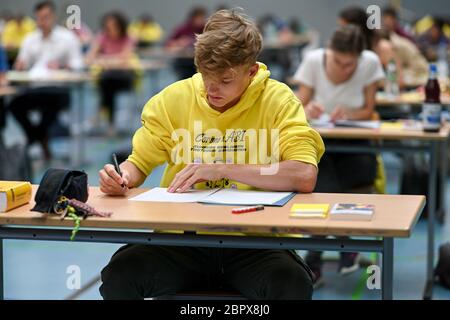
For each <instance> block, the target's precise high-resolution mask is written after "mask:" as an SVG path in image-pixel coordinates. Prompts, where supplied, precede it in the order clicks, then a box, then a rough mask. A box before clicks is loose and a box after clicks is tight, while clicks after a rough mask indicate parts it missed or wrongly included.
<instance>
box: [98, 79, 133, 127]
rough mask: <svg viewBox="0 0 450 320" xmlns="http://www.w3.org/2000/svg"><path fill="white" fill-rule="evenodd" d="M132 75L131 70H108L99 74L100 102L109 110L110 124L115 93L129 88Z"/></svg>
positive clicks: (112, 116)
mask: <svg viewBox="0 0 450 320" xmlns="http://www.w3.org/2000/svg"><path fill="white" fill-rule="evenodd" d="M134 77H135V75H134V73H133V72H132V71H121V70H110V71H105V72H103V73H102V74H101V76H100V81H99V86H100V94H101V103H102V107H104V108H106V109H107V110H108V112H109V123H111V124H112V123H113V121H114V113H115V109H116V103H115V97H116V95H117V94H118V93H119V92H121V91H127V90H131V88H132V87H133V81H134Z"/></svg>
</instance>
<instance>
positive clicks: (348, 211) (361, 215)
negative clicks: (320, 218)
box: [330, 203, 375, 220]
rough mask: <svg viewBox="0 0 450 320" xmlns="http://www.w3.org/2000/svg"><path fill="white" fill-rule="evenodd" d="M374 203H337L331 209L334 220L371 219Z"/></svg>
mask: <svg viewBox="0 0 450 320" xmlns="http://www.w3.org/2000/svg"><path fill="white" fill-rule="evenodd" d="M374 211H375V207H374V205H371V204H359V203H336V204H335V205H334V206H333V207H332V208H331V210H330V219H332V220H371V219H372V216H373V213H374Z"/></svg>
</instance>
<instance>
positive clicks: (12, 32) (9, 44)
mask: <svg viewBox="0 0 450 320" xmlns="http://www.w3.org/2000/svg"><path fill="white" fill-rule="evenodd" d="M35 29H36V24H35V23H34V20H33V19H31V18H30V17H26V16H24V15H22V14H18V15H17V16H15V17H14V18H13V19H11V20H9V21H8V22H7V23H6V24H5V27H4V29H3V33H2V44H3V46H4V48H5V49H6V52H7V53H8V63H9V64H10V65H12V64H13V63H14V60H15V59H16V57H17V54H18V52H19V48H20V46H21V45H22V42H23V40H24V39H25V37H26V36H27V35H28V34H29V33H31V32H32V31H34V30H35Z"/></svg>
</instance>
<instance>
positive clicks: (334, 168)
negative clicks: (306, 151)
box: [314, 140, 377, 193]
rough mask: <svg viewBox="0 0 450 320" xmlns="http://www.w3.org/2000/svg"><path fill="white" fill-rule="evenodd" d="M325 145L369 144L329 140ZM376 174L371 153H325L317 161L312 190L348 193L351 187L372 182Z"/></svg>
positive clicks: (366, 143) (350, 145) (375, 161)
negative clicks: (314, 183)
mask: <svg viewBox="0 0 450 320" xmlns="http://www.w3.org/2000/svg"><path fill="white" fill-rule="evenodd" d="M324 142H325V150H326V148H327V146H329V145H333V144H337V143H339V144H340V145H341V144H346V145H348V146H349V147H354V146H357V145H358V146H369V145H370V142H369V141H348V140H343V141H340V140H339V141H336V140H334V141H330V140H325V141H324ZM376 174H377V158H376V156H375V155H374V154H373V153H327V152H325V154H324V155H323V157H322V159H320V162H319V173H318V176H317V183H316V187H315V189H314V192H327V193H330V192H331V193H332V192H339V193H346V192H347V193H348V192H351V191H352V189H355V188H359V187H364V186H367V185H371V184H373V183H374V181H375V178H376Z"/></svg>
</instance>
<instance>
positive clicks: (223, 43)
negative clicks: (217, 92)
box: [195, 9, 262, 74]
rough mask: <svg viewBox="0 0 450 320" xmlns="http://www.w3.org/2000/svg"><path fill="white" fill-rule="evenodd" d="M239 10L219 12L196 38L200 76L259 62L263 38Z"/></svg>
mask: <svg viewBox="0 0 450 320" xmlns="http://www.w3.org/2000/svg"><path fill="white" fill-rule="evenodd" d="M239 11H240V10H238V9H233V10H220V11H217V12H216V13H214V14H213V15H212V16H211V17H210V18H209V19H208V22H207V23H206V26H205V29H204V32H203V33H202V34H200V35H197V41H196V43H195V65H196V67H197V70H198V71H199V72H200V73H206V74H218V73H220V72H223V71H225V70H227V69H229V68H233V67H236V66H242V65H248V66H251V65H252V64H255V63H256V60H257V58H258V55H259V53H260V52H261V48H262V36H261V33H260V32H259V30H258V27H257V26H256V24H255V23H254V22H253V21H252V20H250V18H249V17H248V16H246V15H245V14H243V13H242V12H239Z"/></svg>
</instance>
